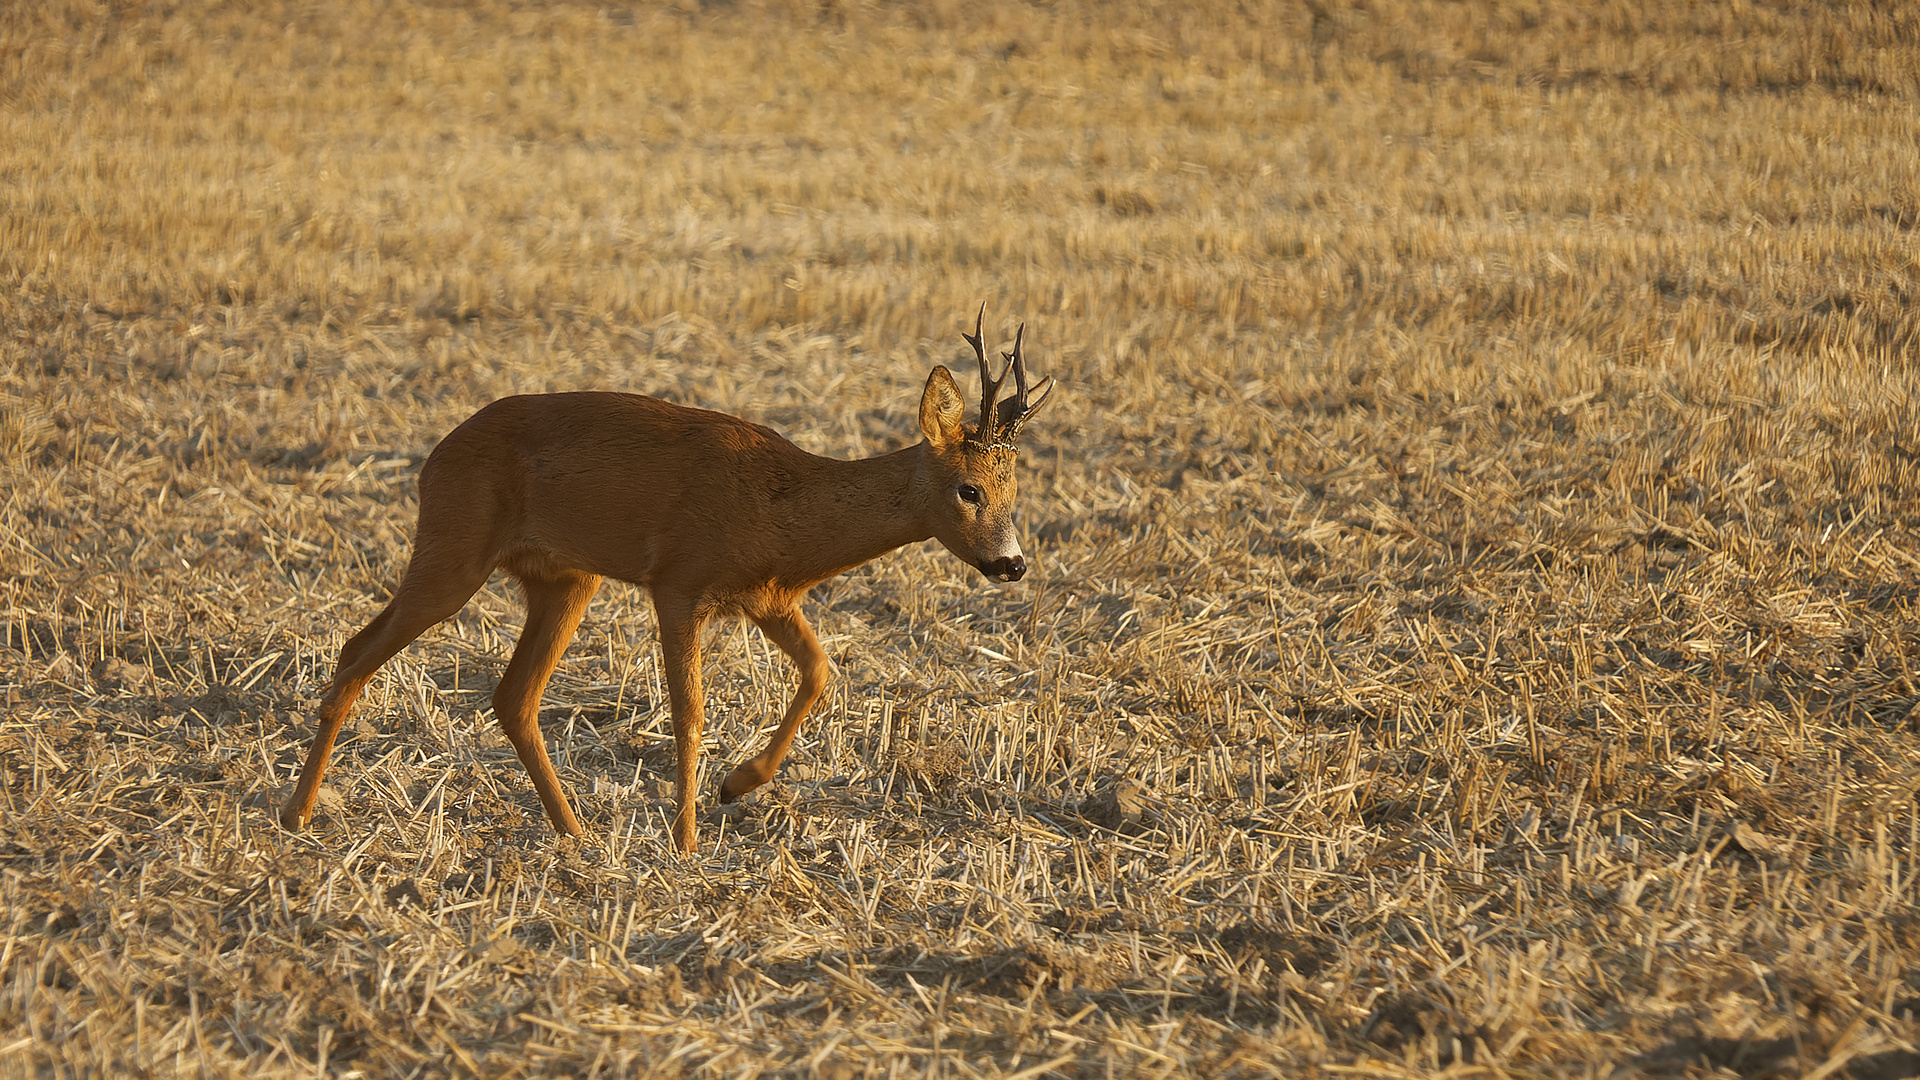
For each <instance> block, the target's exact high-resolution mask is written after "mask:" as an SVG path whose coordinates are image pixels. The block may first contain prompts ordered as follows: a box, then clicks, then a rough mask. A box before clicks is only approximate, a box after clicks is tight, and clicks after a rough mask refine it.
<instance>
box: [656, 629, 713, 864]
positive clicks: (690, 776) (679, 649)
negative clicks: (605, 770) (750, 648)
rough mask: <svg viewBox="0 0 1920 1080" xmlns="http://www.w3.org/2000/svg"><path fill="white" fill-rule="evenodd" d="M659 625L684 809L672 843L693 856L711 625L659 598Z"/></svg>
mask: <svg viewBox="0 0 1920 1080" xmlns="http://www.w3.org/2000/svg"><path fill="white" fill-rule="evenodd" d="M654 613H655V616H656V618H657V620H658V622H659V624H660V656H661V661H662V663H661V666H662V667H663V668H664V669H665V674H666V683H667V703H668V705H669V706H671V707H672V709H673V747H674V752H675V757H676V761H675V765H674V787H675V795H676V796H677V797H678V799H679V802H680V809H679V811H678V812H677V813H676V814H675V815H674V818H673V846H674V847H675V848H678V849H679V850H681V851H684V852H686V853H688V854H692V853H693V852H694V850H695V849H696V848H697V847H698V843H697V841H696V840H695V839H694V827H693V818H694V811H695V807H696V804H697V803H698V801H699V799H698V791H697V784H696V781H697V780H698V778H699V775H700V735H701V732H702V731H704V730H705V728H706V726H707V700H706V690H705V688H704V687H703V686H702V685H701V677H700V630H701V628H702V627H703V626H705V625H706V619H705V617H704V616H702V615H700V614H697V609H696V607H695V605H693V604H678V603H671V602H668V603H662V602H661V600H660V598H659V597H658V596H656V597H655V598H654Z"/></svg>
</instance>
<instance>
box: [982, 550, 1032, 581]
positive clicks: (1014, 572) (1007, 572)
mask: <svg viewBox="0 0 1920 1080" xmlns="http://www.w3.org/2000/svg"><path fill="white" fill-rule="evenodd" d="M980 572H981V573H983V574H985V575H987V576H988V577H990V578H992V579H993V580H995V581H1019V580H1020V579H1021V578H1023V577H1026V576H1027V560H1026V559H1024V558H1021V557H1020V556H1018V555H1009V556H1007V557H1006V558H1004V559H995V560H993V561H992V562H986V563H981V564H980Z"/></svg>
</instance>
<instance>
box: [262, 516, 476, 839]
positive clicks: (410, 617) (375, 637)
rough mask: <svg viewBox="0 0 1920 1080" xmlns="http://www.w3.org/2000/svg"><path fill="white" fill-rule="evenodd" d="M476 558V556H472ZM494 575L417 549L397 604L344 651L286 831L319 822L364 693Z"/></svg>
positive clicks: (285, 817) (283, 817)
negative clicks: (326, 785)
mask: <svg viewBox="0 0 1920 1080" xmlns="http://www.w3.org/2000/svg"><path fill="white" fill-rule="evenodd" d="M468 554H471V553H468ZM491 571H492V568H491V566H489V565H488V564H487V562H486V561H485V560H484V559H479V558H456V559H447V558H440V557H436V553H435V552H434V551H433V550H432V549H431V548H427V549H422V548H420V547H419V546H417V545H416V547H415V550H414V555H413V558H412V560H411V561H409V562H408V564H407V572H406V575H405V576H404V577H402V578H401V579H400V587H399V588H398V589H395V590H394V594H393V601H392V602H391V603H389V604H388V605H387V607H386V610H384V611H382V612H381V613H380V614H378V615H376V616H374V619H373V621H372V622H371V623H368V624H367V627H366V629H364V630H362V631H360V632H359V633H357V634H355V635H353V637H351V638H349V639H348V640H347V643H346V644H345V645H343V646H341V648H340V662H339V664H338V666H337V667H335V669H334V673H333V682H331V683H330V684H328V686H327V692H326V694H325V695H324V696H323V697H322V698H321V699H320V720H319V723H318V725H317V726H316V727H315V730H314V733H313V744H312V746H310V747H309V748H308V750H307V761H306V764H305V766H303V767H302V768H301V770H300V780H299V782H298V783H297V784H295V785H294V789H293V794H292V795H291V796H289V797H288V798H287V802H286V805H284V806H282V807H281V808H280V824H281V826H282V827H284V828H286V829H288V830H291V831H295V832H297V831H299V830H300V829H301V828H303V827H305V825H306V824H307V822H308V821H309V820H311V819H312V817H313V804H314V803H315V802H316V801H318V800H319V798H320V780H321V778H322V777H324V776H325V775H326V772H327V757H328V756H329V755H330V754H332V753H333V741H334V739H335V738H336V737H338V736H339V734H340V726H341V725H342V724H344V723H346V720H347V713H348V712H349V711H350V710H351V709H352V708H353V703H354V702H355V701H357V700H359V698H360V693H361V691H363V690H365V689H366V687H367V683H368V682H370V681H371V680H372V679H373V676H374V673H375V672H377V671H379V670H380V665H382V664H384V663H386V662H387V661H388V660H390V659H392V658H393V655H394V654H395V653H397V652H399V651H400V650H401V649H404V648H406V647H407V645H408V644H409V643H411V642H412V641H413V639H415V638H417V637H419V636H420V635H421V634H422V633H423V632H425V631H426V629H427V628H428V627H430V626H432V625H433V624H434V623H437V622H439V621H440V620H442V619H445V618H447V617H448V616H450V615H452V614H453V613H455V612H457V611H459V610H460V609H461V608H462V607H464V606H465V605H466V602H467V600H468V599H469V598H471V597H472V596H473V594H474V593H475V592H476V591H478V590H479V588H480V586H482V585H484V584H486V581H487V575H488V574H489V573H490V572H491Z"/></svg>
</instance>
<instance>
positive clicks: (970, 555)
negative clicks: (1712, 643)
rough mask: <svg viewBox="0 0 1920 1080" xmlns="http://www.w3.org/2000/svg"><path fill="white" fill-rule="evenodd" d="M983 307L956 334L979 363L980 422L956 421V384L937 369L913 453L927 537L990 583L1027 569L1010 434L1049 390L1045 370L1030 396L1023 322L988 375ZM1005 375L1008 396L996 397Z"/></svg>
mask: <svg viewBox="0 0 1920 1080" xmlns="http://www.w3.org/2000/svg"><path fill="white" fill-rule="evenodd" d="M986 313H987V306H986V305H985V304H981V305H980V313H979V315H977V316H975V318H974V323H973V333H971V334H962V335H960V336H961V337H963V338H965V339H966V341H967V344H969V345H972V346H973V352H974V356H975V357H976V358H977V359H978V360H979V361H980V423H979V425H978V426H976V427H975V428H974V429H973V430H971V431H969V430H967V428H966V426H965V424H964V423H963V419H964V406H963V405H962V402H961V398H960V387H959V386H958V385H957V384H956V383H955V382H954V381H953V373H952V372H950V371H948V370H947V369H946V368H945V367H936V368H934V369H933V373H932V374H931V375H929V376H927V389H926V391H925V393H923V394H922V395H921V396H920V431H921V433H922V434H923V435H925V436H926V442H925V443H924V444H923V447H924V448H923V450H922V453H921V459H920V476H919V479H920V481H921V483H920V498H921V500H922V513H924V514H925V515H926V520H927V523H928V524H929V525H931V526H932V529H933V535H934V537H935V538H937V539H938V540H939V541H940V542H941V543H942V544H944V545H946V548H947V550H948V551H951V552H953V553H954V554H955V555H956V556H958V557H960V558H961V559H963V560H965V561H966V562H967V563H969V564H971V565H973V566H975V567H978V568H979V570H980V572H981V573H983V574H985V575H986V576H988V577H989V578H992V579H993V580H995V581H1018V580H1020V579H1021V578H1022V577H1023V576H1025V575H1026V572H1027V561H1026V559H1025V557H1023V556H1022V555H1021V553H1020V541H1019V538H1018V537H1016V536H1015V535H1014V531H1013V501H1014V496H1015V494H1016V492H1017V485H1016V483H1015V480H1014V476H1013V461H1014V455H1015V448H1014V440H1015V439H1016V438H1017V437H1018V436H1019V434H1020V429H1021V428H1022V427H1023V426H1025V424H1026V422H1027V421H1028V420H1029V419H1031V418H1032V416H1033V414H1034V413H1036V412H1039V411H1040V406H1042V405H1045V404H1046V403H1047V398H1049V397H1051V396H1052V394H1053V387H1054V381H1053V377H1052V376H1048V377H1047V378H1046V379H1045V380H1043V381H1042V382H1041V384H1040V385H1039V386H1037V387H1035V388H1034V389H1037V390H1039V391H1040V396H1039V398H1037V399H1030V397H1029V393H1028V387H1027V365H1026V359H1025V357H1024V356H1022V355H1021V344H1022V342H1023V341H1024V339H1025V337H1026V330H1027V328H1026V326H1025V325H1024V324H1022V325H1021V327H1020V330H1019V332H1018V333H1016V334H1015V335H1014V338H1013V351H1012V352H1010V353H1003V354H1001V356H1002V358H1003V359H1004V360H1005V361H1006V364H1005V366H1004V367H1002V368H1001V369H1000V377H999V378H997V379H996V378H994V377H993V373H992V370H991V368H990V366H989V365H988V363H987V350H986V346H985V344H984V339H983V338H982V336H981V327H982V325H983V323H984V321H985V319H986ZM1009 373H1011V374H1012V375H1013V384H1014V392H1013V396H1012V397H1009V398H1008V399H1007V400H1005V401H997V400H996V399H998V398H999V396H1000V390H1001V387H1002V386H1003V385H1004V384H1005V383H1006V381H1007V375H1008V374H1009Z"/></svg>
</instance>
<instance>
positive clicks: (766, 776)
mask: <svg viewBox="0 0 1920 1080" xmlns="http://www.w3.org/2000/svg"><path fill="white" fill-rule="evenodd" d="M753 621H754V623H755V625H757V626H759V627H760V631H761V633H764V634H766V635H767V638H768V639H769V640H771V641H772V642H773V643H774V644H775V645H778V646H780V651H781V652H784V653H786V654H787V655H788V656H790V657H792V658H793V665H794V667H796V668H798V669H799V670H800V688H799V689H798V690H795V691H794V693H793V702H792V703H791V704H789V705H788V706H787V715H786V716H784V717H782V718H781V720H780V727H779V728H778V729H776V730H775V731H774V733H773V738H771V739H768V740H767V748H766V749H765V750H762V751H760V753H758V754H756V755H755V756H753V757H752V758H749V759H748V760H747V761H745V762H743V763H741V765H740V767H739V768H737V769H735V770H733V771H732V772H730V773H728V774H727V779H726V781H725V782H724V783H722V784H721V785H720V801H721V802H732V801H733V800H735V799H737V798H739V797H740V796H742V795H745V794H746V793H747V792H749V791H752V790H753V789H754V788H757V787H759V786H760V785H761V784H764V783H766V782H767V781H769V780H771V779H773V774H774V773H776V772H778V771H779V770H780V763H781V762H782V761H784V760H786V757H787V751H788V750H790V749H792V748H793V737H794V735H795V734H796V733H798V732H799V730H800V721H802V720H804V719H806V716H807V711H808V710H809V709H811V708H813V703H814V702H816V701H818V700H819V699H820V695H821V693H822V692H823V691H825V690H826V688H827V676H828V674H829V673H830V671H831V669H830V668H829V667H828V665H827V654H826V653H825V652H824V651H822V650H821V648H820V641H819V639H818V638H815V637H814V636H813V628H812V627H810V626H808V625H807V620H806V617H805V616H803V615H801V614H800V609H799V608H797V607H794V608H789V609H787V610H786V611H782V612H779V613H777V614H773V615H766V616H754V620H753Z"/></svg>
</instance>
